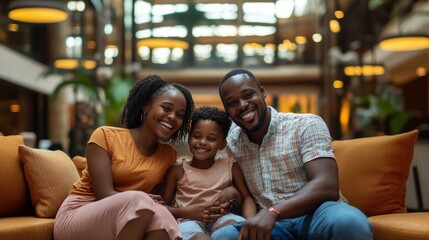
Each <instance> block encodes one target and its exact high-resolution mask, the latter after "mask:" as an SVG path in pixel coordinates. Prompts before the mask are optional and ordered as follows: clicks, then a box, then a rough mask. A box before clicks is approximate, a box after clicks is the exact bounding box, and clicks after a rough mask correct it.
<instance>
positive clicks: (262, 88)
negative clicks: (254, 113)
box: [259, 86, 267, 99]
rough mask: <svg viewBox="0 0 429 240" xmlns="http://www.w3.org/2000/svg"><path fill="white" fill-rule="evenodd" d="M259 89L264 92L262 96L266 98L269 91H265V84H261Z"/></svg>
mask: <svg viewBox="0 0 429 240" xmlns="http://www.w3.org/2000/svg"><path fill="white" fill-rule="evenodd" d="M259 90H260V91H261V93H262V97H263V98H264V99H265V98H266V97H267V91H265V88H264V87H263V86H260V87H259Z"/></svg>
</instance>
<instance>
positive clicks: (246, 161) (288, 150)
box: [227, 107, 335, 208]
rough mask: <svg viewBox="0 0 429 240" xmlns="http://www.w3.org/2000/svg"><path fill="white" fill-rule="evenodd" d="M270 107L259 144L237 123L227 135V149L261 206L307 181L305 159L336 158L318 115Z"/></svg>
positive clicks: (273, 201)
mask: <svg viewBox="0 0 429 240" xmlns="http://www.w3.org/2000/svg"><path fill="white" fill-rule="evenodd" d="M270 109H271V121H270V125H269V128H268V132H267V134H266V135H265V137H264V139H263V141H262V144H261V145H260V146H259V145H258V144H255V143H253V142H251V141H249V138H248V137H247V135H246V133H245V132H244V131H243V130H242V129H241V128H240V127H238V126H236V125H234V126H233V127H232V128H231V130H230V132H229V135H228V138H227V140H228V149H227V152H228V153H229V154H232V156H233V157H234V158H235V160H236V161H237V163H238V164H239V165H240V167H241V169H242V171H243V174H244V177H245V179H246V183H247V186H248V188H249V191H250V192H251V194H252V195H253V196H254V197H255V201H256V202H257V204H258V205H259V207H262V208H267V207H270V206H272V205H274V204H277V203H278V202H280V201H282V200H284V199H288V198H290V197H291V196H292V195H293V194H294V192H296V191H297V190H299V189H300V188H301V187H302V186H303V185H304V184H306V182H307V178H306V176H305V172H304V163H306V162H309V161H311V160H314V159H317V158H322V157H325V158H334V159H335V156H334V153H333V150H332V145H331V136H330V133H329V130H328V128H327V126H326V124H325V122H324V121H323V119H322V118H321V117H319V116H317V115H314V114H294V113H279V112H277V111H276V110H275V109H274V108H272V107H270Z"/></svg>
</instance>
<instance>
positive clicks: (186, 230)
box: [179, 213, 245, 240]
mask: <svg viewBox="0 0 429 240" xmlns="http://www.w3.org/2000/svg"><path fill="white" fill-rule="evenodd" d="M231 220H234V222H243V221H244V220H245V219H244V218H243V217H241V216H239V215H235V214H232V213H228V214H226V215H224V216H222V217H220V218H219V219H218V220H217V221H216V222H214V223H212V224H207V223H203V222H200V221H194V220H186V221H183V222H181V223H179V230H180V233H181V234H182V238H183V240H189V239H191V238H192V236H194V235H195V234H196V233H199V232H204V233H206V234H208V235H211V233H212V231H216V230H217V228H218V226H219V225H222V224H224V223H225V222H226V221H231Z"/></svg>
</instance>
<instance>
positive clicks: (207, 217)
mask: <svg viewBox="0 0 429 240" xmlns="http://www.w3.org/2000/svg"><path fill="white" fill-rule="evenodd" d="M207 209H208V207H207V206H206V205H203V204H198V205H192V206H188V207H186V216H183V217H184V218H188V219H193V220H197V221H202V222H215V221H216V220H217V219H218V218H219V217H221V215H220V214H216V213H214V212H211V211H209V210H207Z"/></svg>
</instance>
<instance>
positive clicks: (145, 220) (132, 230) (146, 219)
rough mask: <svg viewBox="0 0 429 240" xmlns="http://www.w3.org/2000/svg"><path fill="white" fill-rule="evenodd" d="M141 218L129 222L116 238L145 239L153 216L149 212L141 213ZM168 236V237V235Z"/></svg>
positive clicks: (127, 239)
mask: <svg viewBox="0 0 429 240" xmlns="http://www.w3.org/2000/svg"><path fill="white" fill-rule="evenodd" d="M140 214H141V216H140V217H138V218H134V219H132V220H130V221H128V222H127V223H126V224H125V226H124V227H123V228H122V230H121V232H119V234H118V236H117V237H116V239H117V240H131V239H135V240H140V239H143V236H144V235H145V233H146V231H147V227H148V226H149V224H150V221H151V219H152V216H153V212H152V211H149V210H142V211H140ZM167 236H168V235H167Z"/></svg>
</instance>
